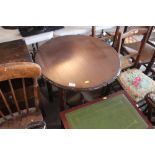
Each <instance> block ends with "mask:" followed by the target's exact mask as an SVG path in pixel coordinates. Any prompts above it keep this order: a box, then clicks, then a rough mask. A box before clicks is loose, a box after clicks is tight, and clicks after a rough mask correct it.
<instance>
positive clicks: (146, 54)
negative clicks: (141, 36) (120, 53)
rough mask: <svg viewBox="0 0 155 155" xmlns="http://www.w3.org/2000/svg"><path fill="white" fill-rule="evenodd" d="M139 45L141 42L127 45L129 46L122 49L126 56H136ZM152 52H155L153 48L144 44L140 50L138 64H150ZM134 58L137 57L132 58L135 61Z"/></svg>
mask: <svg viewBox="0 0 155 155" xmlns="http://www.w3.org/2000/svg"><path fill="white" fill-rule="evenodd" d="M140 44H141V42H134V43H129V44H126V45H124V46H123V48H124V49H125V51H126V52H127V53H128V54H136V53H138V50H139V48H140ZM154 50H155V48H154V47H152V46H151V45H149V44H148V43H146V44H145V47H144V49H143V50H142V54H141V56H140V63H148V62H150V61H151V58H152V56H153V53H154ZM136 57H137V56H134V57H133V58H134V59H136Z"/></svg>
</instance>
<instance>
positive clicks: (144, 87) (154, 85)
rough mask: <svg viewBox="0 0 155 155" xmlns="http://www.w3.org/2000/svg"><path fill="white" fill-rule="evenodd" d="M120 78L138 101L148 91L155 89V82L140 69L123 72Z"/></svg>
mask: <svg viewBox="0 0 155 155" xmlns="http://www.w3.org/2000/svg"><path fill="white" fill-rule="evenodd" d="M118 80H119V82H120V84H121V85H122V87H123V88H124V90H125V91H126V92H127V93H128V94H129V95H130V96H131V97H132V98H133V99H134V100H135V101H136V102H139V101H141V100H143V99H144V97H145V95H146V94H147V93H149V92H152V91H155V82H154V81H153V80H152V79H151V78H149V77H148V76H146V75H145V74H144V73H142V72H141V71H140V70H138V69H129V70H127V71H125V72H122V73H121V74H120V76H119V77H118Z"/></svg>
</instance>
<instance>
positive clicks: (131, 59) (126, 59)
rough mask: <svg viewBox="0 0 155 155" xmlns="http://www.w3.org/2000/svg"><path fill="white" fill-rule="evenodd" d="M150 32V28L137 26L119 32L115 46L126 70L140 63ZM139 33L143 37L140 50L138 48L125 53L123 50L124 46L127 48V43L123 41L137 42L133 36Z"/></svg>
mask: <svg viewBox="0 0 155 155" xmlns="http://www.w3.org/2000/svg"><path fill="white" fill-rule="evenodd" d="M149 32H150V28H136V29H131V30H130V31H128V32H125V33H123V32H119V34H118V36H117V37H116V41H115V42H114V45H113V47H114V48H115V49H116V51H117V52H118V54H119V55H120V61H121V68H122V70H125V69H127V68H130V67H132V66H134V65H135V66H137V65H138V63H139V61H140V60H139V59H140V58H141V55H142V54H145V53H144V52H143V53H142V51H143V49H144V47H145V43H146V41H147V38H148V33H149ZM135 35H136V36H137V35H142V36H143V39H142V41H141V42H140V45H139V46H140V48H139V50H138V51H136V50H133V49H132V50H130V53H125V54H124V53H123V52H122V47H123V49H124V48H126V49H127V47H126V45H124V44H123V42H124V43H125V42H128V43H129V42H135V40H133V36H135Z"/></svg>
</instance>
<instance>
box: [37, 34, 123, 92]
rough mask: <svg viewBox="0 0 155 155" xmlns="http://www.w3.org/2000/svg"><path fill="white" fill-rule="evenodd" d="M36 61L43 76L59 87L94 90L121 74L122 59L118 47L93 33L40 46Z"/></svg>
mask: <svg viewBox="0 0 155 155" xmlns="http://www.w3.org/2000/svg"><path fill="white" fill-rule="evenodd" d="M36 62H37V63H39V65H40V66H41V68H42V74H43V76H44V77H45V78H46V79H48V80H49V81H50V82H52V83H53V84H55V85H56V86H58V87H61V88H65V89H77V90H91V89H96V88H100V87H102V86H105V85H107V83H110V82H111V81H112V80H113V79H115V78H116V77H117V75H118V74H119V71H120V61H119V57H118V54H117V52H116V51H115V49H114V48H112V47H111V46H109V45H107V44H106V43H104V42H103V41H101V40H99V39H97V38H94V37H90V36H81V35H77V36H63V37H58V38H54V39H51V40H50V41H48V42H46V43H45V44H43V45H42V46H41V47H40V48H39V52H38V53H37V55H36Z"/></svg>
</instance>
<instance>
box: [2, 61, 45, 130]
mask: <svg viewBox="0 0 155 155" xmlns="http://www.w3.org/2000/svg"><path fill="white" fill-rule="evenodd" d="M40 74H41V68H40V66H39V65H37V64H35V63H31V62H12V63H6V64H1V65H0V84H1V85H0V116H1V118H0V128H17V129H18V128H26V127H27V125H28V124H29V123H31V122H36V121H41V120H43V117H42V114H41V112H40V110H39V107H40V104H39V94H38V83H37V78H38V76H40ZM27 78H28V79H27ZM31 80H32V81H31ZM26 81H27V82H26ZM30 81H31V82H32V85H31V84H30V83H31V82H30ZM20 84H21V86H20V87H19V85H20Z"/></svg>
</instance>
